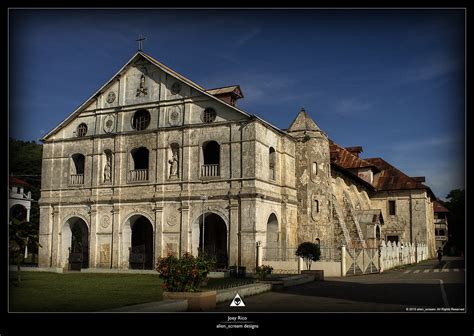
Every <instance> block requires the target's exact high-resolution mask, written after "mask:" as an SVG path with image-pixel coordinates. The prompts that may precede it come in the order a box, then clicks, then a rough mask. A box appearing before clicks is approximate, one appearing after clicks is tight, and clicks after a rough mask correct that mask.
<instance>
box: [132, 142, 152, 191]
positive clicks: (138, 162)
mask: <svg viewBox="0 0 474 336" xmlns="http://www.w3.org/2000/svg"><path fill="white" fill-rule="evenodd" d="M130 155H131V162H130V168H131V170H130V171H129V172H128V180H129V181H130V182H138V181H147V180H148V163H149V157H150V154H149V151H148V149H147V148H146V147H140V148H135V149H132V151H131V152H130Z"/></svg>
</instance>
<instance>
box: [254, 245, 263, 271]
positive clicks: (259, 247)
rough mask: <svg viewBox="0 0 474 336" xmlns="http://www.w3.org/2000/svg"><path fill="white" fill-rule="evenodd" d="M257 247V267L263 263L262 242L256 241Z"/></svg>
mask: <svg viewBox="0 0 474 336" xmlns="http://www.w3.org/2000/svg"><path fill="white" fill-rule="evenodd" d="M256 249H257V267H260V266H262V263H263V255H262V242H260V241H258V242H257V243H256Z"/></svg>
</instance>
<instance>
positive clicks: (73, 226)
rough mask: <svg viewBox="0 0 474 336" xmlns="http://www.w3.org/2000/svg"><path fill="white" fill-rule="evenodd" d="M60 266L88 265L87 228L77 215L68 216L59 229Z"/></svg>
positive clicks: (81, 266)
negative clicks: (72, 264)
mask: <svg viewBox="0 0 474 336" xmlns="http://www.w3.org/2000/svg"><path fill="white" fill-rule="evenodd" d="M61 245H62V249H61V252H62V254H61V255H62V267H68V268H69V265H70V263H74V266H72V267H75V266H77V267H79V268H88V267H89V228H88V227H87V224H86V222H85V221H84V220H83V219H82V218H79V217H71V218H69V219H68V220H67V221H66V222H65V223H64V225H63V228H62V231H61Z"/></svg>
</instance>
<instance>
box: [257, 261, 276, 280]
mask: <svg viewBox="0 0 474 336" xmlns="http://www.w3.org/2000/svg"><path fill="white" fill-rule="evenodd" d="M272 271H273V267H272V266H270V265H262V266H257V267H256V268H255V273H256V274H257V279H258V280H260V281H262V280H265V278H266V277H267V275H268V274H271V273H272Z"/></svg>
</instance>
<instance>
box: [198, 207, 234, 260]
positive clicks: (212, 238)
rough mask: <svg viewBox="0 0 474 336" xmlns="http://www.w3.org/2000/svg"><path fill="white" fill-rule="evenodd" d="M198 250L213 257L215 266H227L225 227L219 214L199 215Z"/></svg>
mask: <svg viewBox="0 0 474 336" xmlns="http://www.w3.org/2000/svg"><path fill="white" fill-rule="evenodd" d="M203 224H204V225H203ZM199 250H201V251H204V252H205V253H206V254H207V255H208V256H209V257H211V258H215V260H216V267H217V268H226V267H227V266H228V255H227V227H226V225H225V222H224V220H223V219H222V218H221V217H220V216H219V215H217V214H215V213H206V214H204V215H203V216H201V217H200V219H199Z"/></svg>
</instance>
